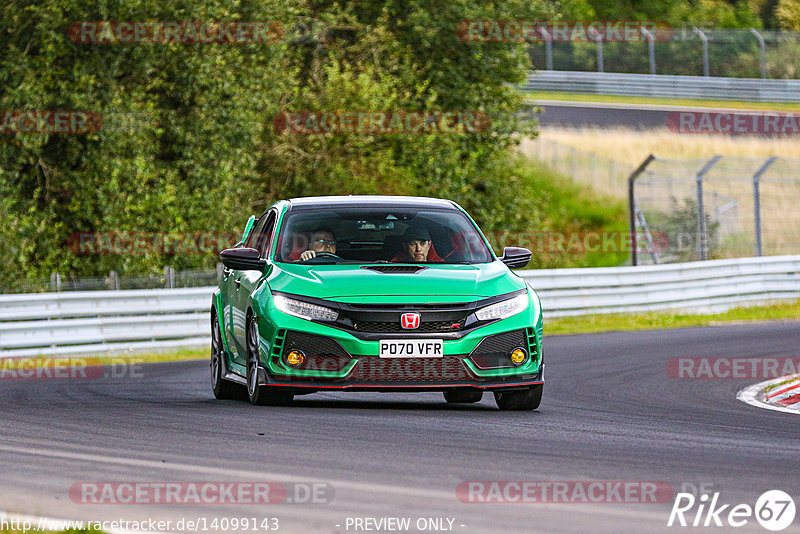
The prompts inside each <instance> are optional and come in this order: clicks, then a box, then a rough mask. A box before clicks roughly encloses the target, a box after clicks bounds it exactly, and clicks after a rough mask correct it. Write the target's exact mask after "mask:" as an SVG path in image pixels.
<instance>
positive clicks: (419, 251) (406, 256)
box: [392, 224, 443, 263]
mask: <svg viewBox="0 0 800 534" xmlns="http://www.w3.org/2000/svg"><path fill="white" fill-rule="evenodd" d="M392 261H393V262H402V263H418V262H426V261H432V262H440V261H443V260H442V258H440V257H439V255H438V254H437V253H436V250H435V249H434V247H433V242H432V241H431V234H430V233H429V232H428V229H427V228H425V227H424V226H422V225H421V224H412V225H411V226H409V227H408V228H407V229H406V231H405V233H404V234H403V241H402V247H401V249H400V254H398V255H397V256H395V257H394V258H392Z"/></svg>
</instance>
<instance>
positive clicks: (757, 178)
mask: <svg viewBox="0 0 800 534" xmlns="http://www.w3.org/2000/svg"><path fill="white" fill-rule="evenodd" d="M777 159H778V158H777V157H776V156H772V157H770V158H769V159H768V160H767V161H766V162H764V165H762V166H761V168H760V169H758V170H757V171H756V173H755V174H754V175H753V212H754V213H753V216H754V217H753V218H754V219H755V232H756V256H762V250H761V176H762V175H763V174H764V173H765V172H767V169H769V168H770V166H771V165H772V164H773V163H775V161H776V160H777Z"/></svg>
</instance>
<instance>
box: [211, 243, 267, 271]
mask: <svg viewBox="0 0 800 534" xmlns="http://www.w3.org/2000/svg"><path fill="white" fill-rule="evenodd" d="M219 257H220V259H222V264H223V265H225V267H227V268H228V269H236V270H237V271H263V270H264V267H265V266H266V265H267V260H265V259H263V258H262V257H261V253H260V252H258V251H257V250H256V249H254V248H241V247H240V248H226V249H225V250H223V251H222V252H220V253H219Z"/></svg>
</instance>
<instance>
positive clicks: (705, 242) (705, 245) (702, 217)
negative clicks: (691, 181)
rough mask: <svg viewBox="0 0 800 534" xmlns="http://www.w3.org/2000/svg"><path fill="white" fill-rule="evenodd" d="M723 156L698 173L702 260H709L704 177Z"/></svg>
mask: <svg viewBox="0 0 800 534" xmlns="http://www.w3.org/2000/svg"><path fill="white" fill-rule="evenodd" d="M720 159H722V156H714V157H713V158H711V159H710V160H708V161H707V162H706V164H705V165H703V168H702V169H700V172H698V173H697V177H696V179H697V232H698V233H699V234H700V236H699V237H700V259H701V260H707V259H708V236H707V235H706V214H705V208H704V207H703V177H704V176H705V175H706V174H708V171H710V170H711V167H713V166H714V165H716V164H717V162H718V161H719V160H720Z"/></svg>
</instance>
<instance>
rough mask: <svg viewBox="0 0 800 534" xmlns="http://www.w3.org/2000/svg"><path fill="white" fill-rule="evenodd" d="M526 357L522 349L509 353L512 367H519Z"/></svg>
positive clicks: (526, 354)
mask: <svg viewBox="0 0 800 534" xmlns="http://www.w3.org/2000/svg"><path fill="white" fill-rule="evenodd" d="M527 357H528V353H527V352H525V351H524V350H522V349H519V348H517V349H514V350H513V351H511V361H512V362H514V365H520V364H522V362H524V361H525V359H526V358H527Z"/></svg>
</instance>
